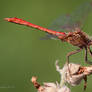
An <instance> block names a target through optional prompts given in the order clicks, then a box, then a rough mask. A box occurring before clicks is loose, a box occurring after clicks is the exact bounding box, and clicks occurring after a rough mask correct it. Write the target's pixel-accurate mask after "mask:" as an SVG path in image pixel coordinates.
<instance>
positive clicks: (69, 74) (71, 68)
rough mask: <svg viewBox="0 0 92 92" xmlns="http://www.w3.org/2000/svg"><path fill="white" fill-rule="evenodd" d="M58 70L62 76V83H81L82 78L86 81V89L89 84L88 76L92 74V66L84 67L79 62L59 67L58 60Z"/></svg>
mask: <svg viewBox="0 0 92 92" xmlns="http://www.w3.org/2000/svg"><path fill="white" fill-rule="evenodd" d="M56 70H57V71H58V72H59V73H60V76H61V83H60V84H61V85H62V83H63V84H65V83H68V84H70V85H71V86H76V85H79V84H80V83H81V81H82V80H84V81H85V83H84V89H86V86H87V76H88V75H90V74H92V66H89V67H84V66H81V65H79V64H73V63H70V64H65V65H64V67H63V68H62V69H60V68H59V66H58V63H57V61H56Z"/></svg>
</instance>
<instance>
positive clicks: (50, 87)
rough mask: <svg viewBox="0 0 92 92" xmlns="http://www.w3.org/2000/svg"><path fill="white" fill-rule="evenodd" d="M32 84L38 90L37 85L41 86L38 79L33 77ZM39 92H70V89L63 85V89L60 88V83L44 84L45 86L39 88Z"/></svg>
mask: <svg viewBox="0 0 92 92" xmlns="http://www.w3.org/2000/svg"><path fill="white" fill-rule="evenodd" d="M34 80H36V81H35V83H34ZM32 83H33V84H34V86H35V87H36V88H37V84H38V85H40V84H39V83H38V82H37V78H36V77H32ZM35 84H36V85H35ZM37 90H38V92H70V89H69V88H68V87H67V86H65V85H63V86H62V87H60V85H59V84H58V83H44V84H43V86H39V88H37Z"/></svg>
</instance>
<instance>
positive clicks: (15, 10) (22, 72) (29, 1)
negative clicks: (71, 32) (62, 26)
mask: <svg viewBox="0 0 92 92" xmlns="http://www.w3.org/2000/svg"><path fill="white" fill-rule="evenodd" d="M85 1H91V0H0V92H36V91H37V90H36V89H35V88H34V86H33V84H32V83H31V81H30V79H31V77H32V76H37V77H38V81H39V82H40V83H41V84H42V82H55V81H58V82H59V81H60V76H59V73H58V72H56V69H55V61H56V60H57V59H58V60H59V61H60V62H59V65H60V66H61V67H62V66H63V65H64V63H65V61H66V54H67V53H68V52H69V51H72V50H74V49H76V47H73V46H71V45H70V44H68V43H61V41H59V40H39V39H40V37H42V36H44V35H45V33H44V32H41V31H39V30H33V29H32V28H28V27H25V26H20V25H16V24H13V23H8V22H6V21H4V20H3V19H4V18H6V17H18V18H22V19H25V20H27V21H29V22H32V23H34V24H37V25H40V26H43V27H48V26H49V24H50V23H51V22H53V20H55V19H56V18H57V17H58V16H59V15H61V14H65V13H71V12H72V11H73V10H74V9H76V8H77V7H78V6H79V5H80V4H82V3H83V2H85ZM83 29H84V31H85V32H87V33H88V34H89V35H92V13H91V14H89V16H88V18H87V21H86V22H85V24H84V28H83ZM83 54H84V51H82V52H81V53H79V54H76V55H73V56H72V57H71V58H70V59H71V61H72V62H75V63H78V64H82V65H86V64H85V63H84V59H83V57H84V55H83ZM89 58H90V57H89ZM90 59H91V60H92V58H90ZM91 85H92V76H90V77H88V85H87V86H88V87H87V90H86V92H90V91H91V90H92V87H91ZM69 87H70V88H71V90H72V92H78V91H83V82H82V83H81V85H79V86H76V87H71V86H69Z"/></svg>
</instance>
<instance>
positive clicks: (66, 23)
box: [5, 2, 92, 64]
mask: <svg viewBox="0 0 92 92" xmlns="http://www.w3.org/2000/svg"><path fill="white" fill-rule="evenodd" d="M90 12H92V2H86V3H83V4H82V5H81V6H80V7H78V9H76V10H75V11H74V12H73V13H71V14H70V15H69V14H68V15H67V14H66V15H62V16H61V17H59V18H58V19H57V20H55V21H54V22H53V23H52V25H51V26H50V27H49V28H44V27H41V26H38V25H35V24H32V23H30V22H27V21H25V20H22V19H19V18H16V17H14V18H5V20H6V21H8V22H13V23H16V24H21V25H25V26H28V27H32V28H35V29H38V30H41V31H44V32H47V33H48V35H47V37H48V38H51V39H52V38H58V39H60V40H61V41H62V42H68V43H70V44H72V45H73V46H77V47H79V49H77V50H75V51H72V52H69V53H68V54H67V62H68V63H69V56H71V55H73V54H76V53H78V52H80V51H81V50H83V48H84V49H85V61H86V63H89V64H92V62H90V61H89V60H88V57H87V52H89V53H90V55H91V56H92V51H91V49H90V46H91V45H92V40H91V39H90V37H89V36H88V35H87V34H86V33H85V32H83V31H82V27H83V24H84V21H85V19H86V18H87V16H88V14H89V13H90Z"/></svg>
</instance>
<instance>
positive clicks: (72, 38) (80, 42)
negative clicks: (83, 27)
mask: <svg viewBox="0 0 92 92" xmlns="http://www.w3.org/2000/svg"><path fill="white" fill-rule="evenodd" d="M65 41H66V42H68V43H70V44H72V45H74V46H78V47H80V48H83V47H87V45H88V44H89V42H91V40H90V39H89V38H88V36H87V35H86V33H84V32H82V31H80V30H77V31H74V32H69V33H68V34H67V36H66V38H65Z"/></svg>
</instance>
